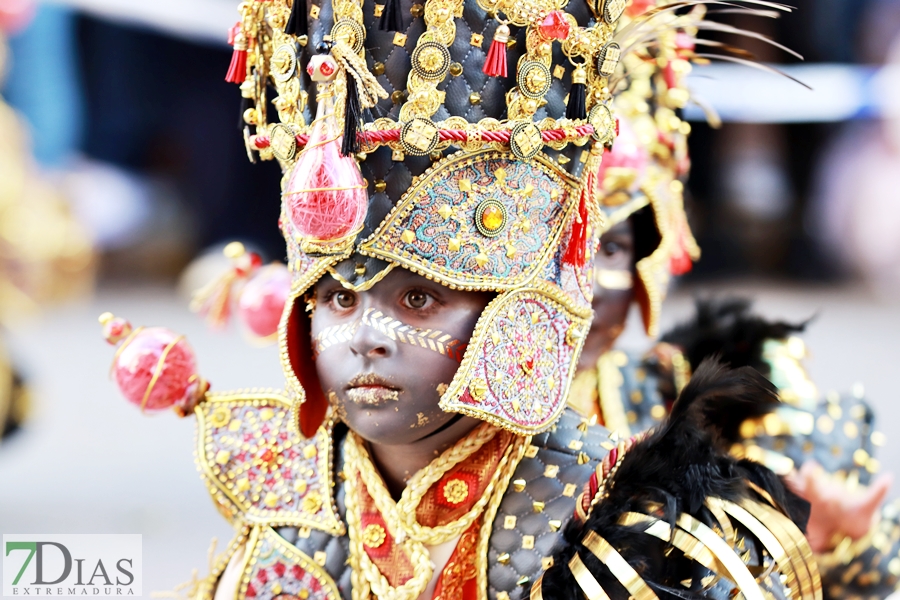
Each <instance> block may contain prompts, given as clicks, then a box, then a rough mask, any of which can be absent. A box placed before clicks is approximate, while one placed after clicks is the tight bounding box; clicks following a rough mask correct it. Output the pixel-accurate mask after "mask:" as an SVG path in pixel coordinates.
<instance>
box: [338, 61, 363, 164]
mask: <svg viewBox="0 0 900 600" xmlns="http://www.w3.org/2000/svg"><path fill="white" fill-rule="evenodd" d="M361 121H362V109H361V108H360V106H359V93H358V92H357V91H356V79H354V78H353V76H352V75H349V74H348V75H347V102H346V104H345V105H344V139H343V140H342V141H341V154H343V155H344V156H350V155H351V154H356V153H357V152H359V135H358V134H359V130H360V128H359V126H360V123H361Z"/></svg>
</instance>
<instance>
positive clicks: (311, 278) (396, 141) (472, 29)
mask: <svg viewBox="0 0 900 600" xmlns="http://www.w3.org/2000/svg"><path fill="white" fill-rule="evenodd" d="M644 4H646V3H644ZM695 4H702V3H697V2H681V3H673V4H669V5H665V6H656V7H651V8H649V11H645V9H646V8H648V7H644V8H641V7H640V6H638V5H632V6H631V7H629V5H628V2H627V1H625V0H572V1H571V2H569V1H567V0H385V3H384V4H381V3H377V4H376V3H375V2H374V1H373V0H362V1H359V0H330V1H329V0H322V1H318V0H317V1H316V2H312V1H309V2H301V1H293V2H292V1H291V0H268V1H260V0H252V1H247V2H244V3H242V4H241V5H240V7H239V10H240V15H241V19H240V21H239V22H238V23H237V24H236V25H235V27H234V28H233V29H232V32H231V37H232V42H233V45H234V48H235V53H234V58H233V60H232V64H231V67H230V69H229V72H228V77H227V78H228V80H229V81H232V82H234V83H237V84H239V85H240V89H241V94H242V97H243V99H244V105H243V106H242V114H243V118H244V122H245V128H244V138H245V142H246V145H247V151H248V153H249V155H250V157H251V159H254V160H255V159H256V158H260V159H276V160H278V161H279V162H280V164H281V166H282V168H283V172H284V178H283V194H282V215H281V220H280V226H281V228H282V231H283V233H284V236H285V239H286V241H287V245H288V258H289V264H288V267H289V270H290V272H291V277H292V283H291V292H290V295H289V297H288V300H287V304H286V307H285V311H284V313H283V315H282V320H281V324H280V327H279V343H280V346H281V351H282V352H281V354H282V359H283V366H284V370H285V375H286V378H287V384H288V391H289V392H290V394H291V395H292V396H293V398H294V399H295V400H296V401H297V402H300V403H302V406H301V409H300V420H301V426H302V429H303V432H304V433H305V434H307V435H309V434H312V433H313V432H314V431H315V429H316V427H318V425H319V424H320V423H321V421H322V419H323V418H324V416H325V413H326V412H327V407H328V405H327V401H326V399H325V398H324V396H323V395H322V393H321V390H320V389H319V384H318V381H317V380H316V379H315V374H314V373H313V372H311V371H310V369H309V364H310V361H311V358H312V357H313V350H312V348H311V347H308V346H309V344H306V343H305V342H304V341H303V340H307V339H309V317H308V315H307V313H306V310H305V308H306V302H305V301H304V300H303V296H304V294H306V293H307V291H308V290H309V289H310V288H311V286H313V285H314V284H315V283H316V281H318V280H319V279H320V278H321V277H323V276H330V277H334V278H335V279H337V280H338V281H340V282H341V283H342V284H343V285H344V286H345V287H347V288H349V289H352V290H357V291H360V290H365V289H368V288H370V287H371V286H373V285H375V284H376V283H377V282H378V281H380V279H382V278H383V277H384V276H385V275H386V274H387V273H388V272H389V271H390V270H391V269H394V268H396V267H397V266H400V267H403V268H406V269H409V270H410V271H413V272H415V273H418V274H421V275H424V276H426V277H429V278H431V279H433V280H435V281H437V282H439V283H441V284H443V285H446V286H449V287H452V288H455V289H461V290H472V291H476V290H477V291H491V292H495V293H496V294H497V296H496V298H495V299H494V300H493V301H492V302H491V303H490V305H489V306H488V307H487V308H486V309H485V311H484V313H483V314H482V316H481V319H480V320H479V322H478V323H477V325H476V327H475V331H474V334H473V337H472V339H471V341H470V343H469V344H468V346H467V347H466V348H465V352H462V353H461V364H460V368H459V370H458V372H457V375H456V377H455V379H454V380H453V382H452V383H451V384H450V385H449V386H448V387H447V389H446V391H445V392H444V393H443V396H442V399H441V406H442V408H443V409H444V410H447V411H454V412H459V413H462V414H466V415H471V416H475V417H478V418H481V419H484V420H486V421H489V422H491V423H494V424H497V425H499V426H502V427H505V428H507V429H509V430H511V431H514V432H517V433H521V434H528V433H535V432H540V431H543V430H545V429H547V428H548V427H549V426H550V425H551V424H552V423H553V422H554V421H555V419H556V417H557V416H558V415H559V414H560V412H561V411H562V410H563V408H564V406H565V398H566V395H567V391H568V388H569V384H570V381H571V378H572V374H573V371H574V368H575V364H576V362H577V357H578V354H579V353H580V351H581V345H582V338H583V336H584V333H585V331H586V329H587V326H588V323H589V319H590V316H591V309H590V301H591V295H592V294H591V263H592V260H591V259H592V256H593V252H594V250H595V247H596V244H595V240H596V239H597V238H598V237H599V233H600V232H601V223H602V221H603V218H604V216H603V211H602V210H601V207H602V204H603V202H604V200H603V197H602V195H601V194H600V193H599V184H600V183H601V182H600V178H599V172H598V169H599V168H600V163H601V159H602V156H603V153H604V150H605V149H607V148H608V147H609V146H610V145H611V144H612V142H613V140H614V139H615V136H616V133H617V122H616V119H615V117H614V116H613V115H614V114H613V108H612V100H613V91H612V90H614V87H615V85H616V84H617V82H621V81H632V85H631V86H630V87H629V86H625V87H626V89H628V90H629V91H631V90H633V89H636V88H637V84H636V83H635V82H636V81H637V80H638V79H639V78H638V77H634V76H631V79H624V78H623V77H624V76H623V69H622V66H621V63H622V62H623V61H632V62H633V61H637V62H636V63H635V64H637V65H638V66H639V65H641V64H643V63H644V62H648V57H652V59H653V60H652V61H651V66H652V68H654V69H656V70H657V71H658V72H660V73H662V75H657V74H654V75H653V77H652V78H653V79H654V80H656V79H659V77H663V78H665V77H670V75H671V74H672V73H674V74H675V76H674V79H673V80H674V81H675V83H674V84H672V85H668V84H667V89H668V92H667V95H666V98H665V102H666V103H665V104H662V103H660V102H657V104H658V106H657V108H656V109H655V110H654V112H653V115H652V117H651V119H659V118H662V114H663V108H665V109H666V110H668V113H667V114H669V115H670V117H671V118H670V119H669V121H668V125H667V127H668V129H669V130H671V131H670V133H671V134H672V136H671V143H663V145H666V144H668V145H667V148H668V152H669V154H670V157H671V158H672V163H673V164H679V160H681V159H680V158H679V157H681V158H684V157H686V153H685V152H684V140H683V138H684V135H686V125H684V124H683V123H682V122H681V121H680V120H679V119H678V118H677V113H676V111H677V109H678V108H679V106H678V105H677V102H678V99H679V94H678V92H679V91H680V90H683V83H682V78H683V73H682V71H679V69H682V63H684V64H688V61H689V57H687V56H686V55H685V54H684V52H685V51H684V49H682V48H680V47H679V46H678V43H679V40H680V39H681V37H683V36H682V33H683V32H684V31H688V28H687V27H686V26H683V25H681V24H678V23H680V21H679V19H682V20H684V19H688V17H686V16H684V15H683V14H682V12H683V11H681V9H682V8H685V7H687V8H688V9H690V7H691V6H693V5H695ZM750 4H754V3H753V2H750ZM759 4H766V5H768V4H769V3H762V2H761V3H759ZM626 12H627V14H626ZM623 14H624V15H625V16H624V18H623ZM689 14H691V15H693V16H692V17H690V19H693V20H694V21H696V20H697V15H696V14H695V11H692V12H690V13H689ZM660 18H663V19H664V21H665V23H666V26H665V27H658V30H653V29H651V30H650V31H649V32H648V30H647V27H648V26H649V27H657V26H658V23H657V21H658V20H659V19H660ZM620 20H625V21H627V22H628V24H627V25H625V26H620V25H619V23H620ZM673 23H674V24H673ZM617 27H618V31H617ZM670 34H671V35H670ZM672 40H674V45H672V44H673V42H672ZM629 64H631V63H629ZM663 64H665V65H666V66H665V67H663ZM654 85H655V84H654ZM270 90H274V96H273V97H270V96H269V93H270ZM682 96H683V94H682ZM657 100H658V99H657ZM673 103H675V104H673ZM682 105H683V104H682ZM272 108H274V111H272ZM684 162H685V161H684V160H681V163H684ZM666 166H667V168H668V167H669V165H668V164H667V165H666ZM683 172H684V169H683V168H682V169H681V170H680V171H677V173H676V175H674V176H670V177H668V179H666V177H662V178H661V181H662V183H660V184H659V185H657V186H656V187H654V188H653V192H654V193H659V194H665V195H667V196H672V195H673V194H676V192H678V190H677V189H676V188H677V185H678V184H680V182H679V181H678V177H679V176H681V175H683ZM608 173H609V171H607V174H608ZM643 187H644V188H645V189H650V188H649V187H648V186H646V185H644V186H643ZM654 193H650V194H645V195H647V196H648V198H647V199H646V202H648V203H653V202H654V200H653V197H654ZM679 198H680V196H679ZM668 202H669V204H671V201H670V200H669V201H668ZM661 203H662V201H660V205H661ZM674 212H677V211H674ZM681 212H682V213H683V211H681ZM613 215H614V216H616V213H613ZM658 226H659V227H660V230H661V231H663V226H662V225H658ZM665 227H675V228H676V230H677V231H678V232H679V233H676V234H673V236H674V237H673V239H676V238H677V239H678V240H680V242H679V243H681V247H683V248H685V249H686V250H685V251H686V252H687V253H688V256H689V259H688V263H689V262H690V258H694V257H695V254H696V252H695V246H691V245H690V244H691V243H692V242H693V239H692V238H690V232H689V230H688V229H687V223H686V220H683V221H682V223H681V224H680V225H678V226H677V227H676V226H675V225H673V224H671V223H669V222H666V224H665ZM667 239H668V238H667ZM684 240H690V243H686V242H684ZM676 245H677V244H676V243H675V242H672V243H669V242H666V243H665V246H666V249H667V252H669V254H670V253H671V249H672V248H674V247H675V246H676ZM654 256H655V255H654ZM667 257H668V255H667ZM648 258H651V257H648ZM667 260H668V258H667ZM651 262H652V263H653V265H652V266H653V268H654V269H656V267H657V265H658V264H661V263H662V262H663V261H662V259H657V258H653V260H652V261H651ZM682 262H683V261H682ZM641 276H642V277H643V278H645V279H647V280H648V281H649V280H650V279H651V278H652V277H656V275H655V271H653V273H650V269H649V268H648V269H647V273H645V272H644V269H641ZM655 285H656V287H655V288H654V287H652V286H651V284H650V283H647V284H646V288H647V290H648V291H647V295H648V297H650V299H651V300H653V298H656V297H657V294H656V292H654V291H652V290H654V289H660V288H662V287H664V285H663V283H662V282H658V283H657V284H655ZM654 302H655V301H651V303H650V304H651V306H652V305H654ZM651 313H652V310H651ZM372 322H375V320H372ZM460 349H461V348H460ZM523 373H524V374H525V376H523Z"/></svg>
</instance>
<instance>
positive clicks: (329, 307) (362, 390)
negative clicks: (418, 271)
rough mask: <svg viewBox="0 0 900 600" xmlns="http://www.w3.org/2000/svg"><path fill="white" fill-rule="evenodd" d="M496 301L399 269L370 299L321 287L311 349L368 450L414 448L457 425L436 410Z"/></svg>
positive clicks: (333, 284) (330, 393) (332, 285)
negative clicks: (486, 311)
mask: <svg viewBox="0 0 900 600" xmlns="http://www.w3.org/2000/svg"><path fill="white" fill-rule="evenodd" d="M490 298H491V295H490V294H486V293H478V292H461V291H457V290H451V289H450V288H447V287H444V286H442V285H440V284H438V283H435V282H433V281H429V280H428V279H426V278H424V277H421V276H419V275H415V274H414V273H411V272H409V271H407V270H405V269H400V268H398V269H394V270H393V271H391V272H390V273H389V274H388V275H387V277H385V278H384V279H383V280H381V281H380V282H378V283H377V284H375V285H374V286H373V287H372V288H371V289H369V290H368V291H364V292H353V291H350V290H347V289H345V288H344V287H342V286H341V284H340V283H339V282H338V281H336V280H334V279H333V278H331V277H326V278H324V279H322V280H321V281H320V282H319V283H318V284H316V288H315V310H314V312H313V316H312V344H313V353H314V355H315V356H316V358H315V361H316V371H317V372H318V375H319V380H320V381H321V382H322V389H323V391H324V392H325V395H326V396H327V397H328V399H329V401H330V402H331V403H332V405H333V406H334V407H335V408H336V409H337V411H338V414H339V415H340V416H341V417H342V418H343V420H344V421H345V422H346V423H347V425H348V426H349V427H350V428H351V429H353V430H354V431H355V432H357V433H358V434H359V435H360V436H362V437H363V438H364V439H366V440H368V441H370V442H373V443H376V444H386V445H393V444H408V443H411V442H415V441H418V440H420V439H423V438H426V437H428V436H429V435H431V434H432V433H435V432H436V431H437V430H439V429H441V428H442V427H443V426H444V425H446V424H447V423H448V422H449V421H450V420H451V419H453V417H454V413H445V412H444V411H442V410H441V409H440V408H439V407H438V402H439V400H440V397H441V394H442V392H443V391H444V389H445V386H446V385H449V384H450V381H451V380H452V379H453V376H454V375H455V374H456V371H457V369H458V368H459V363H460V360H461V359H462V355H463V351H464V346H465V344H468V342H469V338H470V337H471V336H472V331H473V330H474V329H475V323H476V322H477V321H478V317H479V316H481V312H482V310H484V308H485V306H487V304H488V302H489V301H490Z"/></svg>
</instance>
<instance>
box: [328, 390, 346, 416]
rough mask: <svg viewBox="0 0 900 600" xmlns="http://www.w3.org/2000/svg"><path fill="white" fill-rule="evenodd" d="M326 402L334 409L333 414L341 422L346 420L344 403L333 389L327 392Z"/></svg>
mask: <svg viewBox="0 0 900 600" xmlns="http://www.w3.org/2000/svg"><path fill="white" fill-rule="evenodd" d="M328 404H330V405H331V409H332V410H333V411H334V415H335V416H336V417H337V418H338V419H340V420H341V421H343V422H345V423H346V422H347V411H346V409H344V405H343V404H341V401H340V400H339V399H338V396H337V394H335V393H334V392H333V391H329V392H328Z"/></svg>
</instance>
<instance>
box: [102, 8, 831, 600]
mask: <svg viewBox="0 0 900 600" xmlns="http://www.w3.org/2000/svg"><path fill="white" fill-rule="evenodd" d="M679 6H680V3H679V4H676V5H673V6H672V7H670V8H668V9H667V10H676V9H677V8H678V7H679ZM625 8H626V3H625V2H621V1H617V0H605V1H603V2H596V3H587V4H586V3H584V2H580V1H578V0H572V1H570V2H565V1H557V0H526V1H522V0H517V1H515V2H513V1H510V2H503V1H498V2H490V1H489V0H427V1H426V2H425V3H424V4H418V3H412V2H408V1H405V0H392V1H390V2H388V3H387V4H385V5H375V4H373V3H371V2H363V3H359V2H356V1H352V0H334V1H332V2H328V1H325V2H322V3H321V4H314V3H302V2H298V3H294V4H291V3H289V2H285V1H284V0H273V1H269V2H259V1H250V2H245V3H243V4H241V7H240V10H241V20H240V22H239V23H238V24H237V25H236V27H235V29H234V30H233V32H232V33H233V35H232V38H233V43H234V47H235V54H234V59H233V61H232V65H231V69H230V70H229V74H228V78H229V80H231V81H234V82H236V83H240V85H241V91H242V94H243V96H244V98H245V100H246V105H245V107H244V109H245V110H244V112H243V118H244V121H245V123H246V128H245V130H244V135H245V139H246V142H247V148H248V153H249V154H250V156H251V158H254V159H256V158H262V159H270V158H275V159H277V160H279V162H280V163H281V164H282V166H283V168H284V173H285V177H284V192H283V198H282V207H283V210H282V216H281V222H280V225H281V228H282V230H283V232H284V235H285V239H286V241H287V244H288V268H289V271H290V273H291V277H292V285H291V292H290V295H289V297H288V300H287V303H286V305H285V308H284V313H283V316H282V319H281V323H280V326H279V331H278V339H279V345H280V349H281V359H282V364H283V367H284V371H285V378H286V384H287V389H286V392H285V394H279V393H275V392H258V391H257V392H249V393H232V394H229V393H209V392H208V391H207V390H208V385H207V384H206V383H205V382H204V381H203V380H202V378H200V377H199V376H198V375H197V374H196V372H195V371H196V369H195V361H194V359H193V355H192V353H191V352H190V349H189V347H188V346H187V344H186V342H185V341H184V340H183V339H182V338H181V337H180V336H176V335H174V334H172V333H171V332H169V331H168V330H164V329H160V328H148V329H136V330H132V329H131V327H130V325H128V324H127V322H125V321H123V320H122V319H117V318H114V317H112V316H111V315H104V316H103V317H102V322H103V323H104V331H105V334H106V336H107V339H108V340H110V341H111V342H114V343H118V344H119V349H118V352H117V357H116V361H115V364H114V370H113V372H114V375H115V377H116V379H117V382H118V383H119V385H120V387H121V388H122V390H123V391H124V392H125V394H126V396H127V397H128V398H129V399H130V400H132V401H134V402H135V403H137V404H139V405H140V406H141V407H142V408H145V409H156V408H164V407H166V406H170V405H172V404H174V405H175V407H176V409H177V411H178V412H179V413H180V414H183V415H186V414H194V415H195V416H196V417H197V426H198V455H197V459H198V463H199V466H200V469H201V472H202V474H203V477H204V480H205V482H206V484H207V486H208V488H209V490H210V493H211V495H212V497H213V499H214V502H215V503H216V505H217V507H218V508H219V510H220V511H221V512H222V513H223V515H224V516H225V517H226V518H227V519H229V521H230V522H231V523H232V524H233V525H234V527H235V531H236V536H235V538H234V540H233V541H232V543H231V544H230V545H229V547H228V549H227V551H226V552H225V553H224V554H223V555H222V556H221V557H220V558H219V559H218V560H217V562H216V564H215V566H214V568H213V570H212V572H211V573H210V574H209V576H208V577H207V578H205V579H204V580H203V581H202V582H199V583H198V585H197V586H196V589H195V590H193V595H195V596H197V597H200V598H213V597H215V598H260V599H263V598H264V599H267V600H268V599H270V598H303V599H308V598H315V599H318V598H329V599H333V600H336V599H337V598H343V599H346V600H351V599H352V600H365V599H368V598H372V597H375V598H382V599H385V600H416V599H419V598H423V599H426V600H427V599H435V598H451V597H452V598H463V599H465V600H470V599H471V600H474V599H487V598H490V599H491V600H508V599H509V598H511V597H516V598H520V597H523V596H527V595H529V594H530V596H531V597H532V598H535V599H538V598H544V599H545V600H553V599H555V598H563V597H565V598H576V597H582V596H586V597H587V598H589V599H590V600H595V599H605V598H623V599H624V598H628V597H636V598H641V599H645V600H654V599H655V598H658V597H663V598H675V597H678V598H682V597H685V595H690V596H691V597H695V596H696V597H715V598H731V597H733V596H735V595H737V594H738V593H742V594H744V596H745V597H747V598H752V599H754V600H756V599H758V600H762V599H763V598H764V597H769V596H773V597H778V598H781V597H791V598H804V599H807V598H808V599H817V598H819V597H820V596H821V589H820V588H821V586H820V581H819V577H818V573H817V570H816V567H815V564H814V563H813V562H812V561H811V560H810V559H811V554H810V551H809V548H808V545H807V544H806V541H805V539H804V537H803V535H802V527H803V523H804V522H805V516H806V515H805V503H803V502H802V501H801V500H800V499H799V498H797V497H796V496H794V495H793V494H791V493H790V492H789V491H788V490H787V489H786V488H785V486H784V485H783V483H782V482H781V481H780V480H779V479H778V478H777V477H776V476H775V475H774V474H772V473H771V472H770V471H769V470H767V469H765V468H763V467H760V466H759V465H757V464H755V463H752V462H750V461H739V460H736V459H733V458H730V457H728V456H727V455H725V454H724V453H721V452H719V451H718V448H719V447H720V446H721V443H720V441H719V440H720V439H724V438H728V437H730V436H732V435H733V432H731V431H729V430H728V428H723V427H721V426H720V425H718V424H717V423H716V420H715V419H714V418H713V417H715V416H716V414H717V411H718V410H722V409H724V410H727V411H729V412H730V413H733V414H740V415H745V416H755V415H760V414H764V413H766V412H768V411H770V410H771V409H772V408H773V407H774V406H776V396H775V392H774V388H772V386H771V385H770V384H768V383H767V382H766V381H764V380H763V379H762V378H761V377H759V376H757V375H755V374H754V373H753V372H752V371H749V370H745V371H727V370H725V369H723V368H721V367H719V366H718V365H716V364H715V363H713V362H707V363H706V364H705V365H702V366H701V367H699V368H698V371H697V373H696V375H695V379H694V382H693V383H692V384H691V385H690V386H688V387H687V388H686V389H685V390H684V392H683V393H682V395H681V397H680V398H679V400H678V401H677V402H676V403H675V406H674V408H673V412H672V415H671V417H670V418H669V420H668V421H667V422H666V423H665V426H664V427H662V428H660V429H659V430H658V431H657V432H655V433H653V434H651V435H647V436H643V437H641V438H629V439H622V438H620V437H619V436H618V435H617V434H615V433H613V432H610V431H609V430H607V429H605V428H603V427H601V426H599V425H594V424H591V423H590V421H589V419H587V418H582V417H580V416H579V415H578V414H577V413H575V411H573V410H571V409H569V408H567V407H566V399H567V395H568V392H569V387H570V383H571V380H572V377H573V375H574V372H575V370H576V366H577V362H578V357H579V353H580V351H581V348H582V345H583V343H584V339H585V335H586V334H587V332H588V328H589V323H590V317H591V299H592V291H593V290H592V281H593V252H594V248H595V247H596V243H595V242H596V236H597V235H598V234H599V231H600V228H601V225H602V222H603V217H602V214H601V210H600V206H599V204H598V195H597V189H596V173H597V169H598V167H599V163H600V160H601V156H602V154H603V151H604V148H605V147H607V146H608V145H609V144H610V143H611V142H612V140H613V138H614V136H615V129H616V125H615V120H614V118H613V115H612V112H611V109H610V105H609V103H610V100H611V98H610V92H609V77H610V76H611V75H613V73H614V72H615V70H616V66H617V63H618V60H619V58H620V54H621V50H622V47H621V45H620V44H619V43H618V42H617V40H616V38H615V36H614V31H615V27H616V23H617V21H618V19H619V18H620V17H621V15H622V13H623V11H624V10H625ZM485 45H487V46H488V50H487V52H485V50H484V46H485ZM270 86H274V89H275V90H276V92H277V96H276V97H274V98H271V99H269V98H268V97H267V94H268V91H269V89H271V88H270ZM270 101H271V106H274V108H275V111H276V113H277V121H275V120H274V119H272V120H270V118H269V115H268V114H267V113H268V111H269V109H270ZM313 106H314V107H315V111H314V112H313V110H312V107H313ZM367 110H369V111H370V112H372V113H375V114H376V115H377V116H378V118H376V119H374V120H373V121H370V119H369V117H368V114H367ZM719 407H724V408H719Z"/></svg>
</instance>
